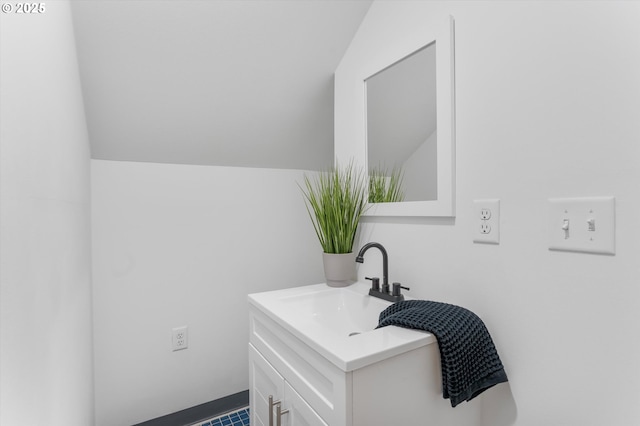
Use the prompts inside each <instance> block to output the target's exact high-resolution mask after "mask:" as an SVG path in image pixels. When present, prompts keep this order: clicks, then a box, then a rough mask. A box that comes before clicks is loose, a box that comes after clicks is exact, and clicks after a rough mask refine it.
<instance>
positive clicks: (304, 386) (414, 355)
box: [249, 285, 479, 426]
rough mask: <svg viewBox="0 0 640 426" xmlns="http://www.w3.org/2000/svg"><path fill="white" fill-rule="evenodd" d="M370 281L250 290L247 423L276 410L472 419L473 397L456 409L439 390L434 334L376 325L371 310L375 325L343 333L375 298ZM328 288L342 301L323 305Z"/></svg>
mask: <svg viewBox="0 0 640 426" xmlns="http://www.w3.org/2000/svg"><path fill="white" fill-rule="evenodd" d="M366 291H367V287H366V285H363V286H359V285H353V286H351V287H350V288H349V289H329V288H328V287H327V286H326V285H317V286H307V287H306V288H296V289H286V290H278V291H274V292H268V293H257V294H254V295H250V296H249V302H250V303H249V328H250V330H249V364H250V389H249V398H250V404H251V425H252V426H276V425H277V417H278V416H277V412H278V411H279V410H280V412H281V413H282V415H281V424H280V425H281V426H305V425H310V426H327V425H328V426H390V425H404V424H408V425H412V426H418V425H441V424H452V425H458V424H459V425H465V426H474V425H477V424H478V423H477V421H476V419H477V418H479V416H478V413H479V412H478V409H477V406H474V405H469V406H466V407H460V406H459V407H456V408H455V409H452V408H451V406H450V404H449V401H448V400H445V399H443V398H442V379H441V373H440V355H439V351H438V345H437V342H436V340H435V338H434V337H433V336H432V335H431V334H429V333H425V332H420V331H415V330H407V329H403V328H398V327H384V328H382V329H378V330H374V329H375V324H377V318H373V319H372V323H371V324H373V325H371V324H367V325H366V328H365V329H363V330H360V332H359V334H355V335H352V336H349V335H350V334H353V333H351V332H349V331H351V330H353V328H354V327H357V326H358V324H360V323H359V322H358V321H354V322H353V323H351V324H347V323H348V322H349V317H350V316H354V315H359V313H358V312H357V310H358V309H365V310H366V309H367V305H368V304H370V303H374V304H375V303H381V302H380V301H379V300H377V301H375V300H370V299H369V296H368V295H366ZM314 292H315V293H314ZM334 293H335V295H336V306H338V309H337V311H334V312H331V313H330V314H329V308H328V306H332V304H333V299H332V302H331V303H327V298H333V295H334ZM361 294H364V295H361ZM305 300H306V301H308V304H306V305H303V308H304V309H300V308H301V305H302V304H304V303H307V302H304V301H305ZM385 303H386V302H385ZM292 306H295V308H292ZM381 306H382V307H383V308H384V306H385V305H381ZM368 307H371V306H368ZM378 307H379V306H377V305H376V306H375V309H373V311H374V312H375V311H376V310H377V309H378ZM347 308H348V309H347ZM296 309H297V310H296ZM338 311H339V312H338ZM378 312H379V311H378ZM370 314H371V313H367V314H366V315H370ZM339 315H343V317H341V318H340V320H339V321H334V322H332V319H333V320H335V319H336V318H337V317H338V316H339ZM374 316H375V315H374ZM318 322H320V324H319V323H318ZM345 324H347V325H345ZM269 396H272V398H273V403H272V404H271V407H270V404H269ZM278 402H279V404H278ZM270 408H271V409H270ZM270 411H271V413H272V419H271V420H272V421H271V423H270V421H269V413H270Z"/></svg>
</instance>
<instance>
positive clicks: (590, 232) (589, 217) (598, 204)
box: [547, 197, 616, 254]
mask: <svg viewBox="0 0 640 426" xmlns="http://www.w3.org/2000/svg"><path fill="white" fill-rule="evenodd" d="M547 226H548V233H549V249H550V250H562V251H576V252H584V253H599V254H615V253H616V247H615V198H614V197H592V198H551V199H549V218H548V225H547Z"/></svg>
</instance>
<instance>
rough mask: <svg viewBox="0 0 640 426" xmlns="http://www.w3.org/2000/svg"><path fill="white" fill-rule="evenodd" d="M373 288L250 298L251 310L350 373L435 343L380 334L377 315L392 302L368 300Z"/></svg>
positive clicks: (391, 331)
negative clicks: (266, 317) (259, 313)
mask: <svg viewBox="0 0 640 426" xmlns="http://www.w3.org/2000/svg"><path fill="white" fill-rule="evenodd" d="M369 288H370V286H369V285H368V283H362V282H357V283H355V284H352V285H350V286H348V287H341V288H335V287H329V286H327V285H326V284H324V283H323V284H314V285H307V286H302V287H294V288H289V289H284V290H275V291H268V292H263V293H254V294H250V295H249V297H248V298H249V303H250V304H251V306H252V307H254V308H255V309H258V310H259V311H261V312H263V313H264V314H265V315H267V316H268V317H269V318H271V319H273V320H274V321H275V322H276V323H278V324H279V325H281V326H282V327H283V328H284V329H285V330H287V331H289V332H290V333H292V334H293V335H294V336H296V337H297V338H298V339H300V340H301V341H302V342H304V343H305V344H307V345H308V346H310V347H311V348H312V349H314V350H315V351H316V352H318V353H319V354H320V355H322V356H323V357H325V358H326V359H327V360H329V361H330V362H331V363H333V364H334V365H336V366H337V367H338V368H340V369H341V370H342V371H345V372H348V371H353V370H356V369H359V368H362V367H365V366H367V365H370V364H373V363H376V362H378V361H382V360H384V359H387V358H390V357H392V356H395V355H399V354H401V353H404V352H407V351H410V350H412V349H416V348H419V347H421V346H425V345H428V344H431V343H435V342H436V339H435V337H434V336H433V335H432V334H430V333H427V332H424V331H419V330H409V329H405V328H401V327H395V326H388V327H383V328H380V329H375V327H376V326H377V324H378V315H379V314H380V312H382V311H383V310H384V309H385V308H386V307H387V306H390V305H391V302H387V301H385V300H382V299H378V298H376V297H371V296H369V294H368V292H369ZM352 333H358V334H355V335H352V336H350V334H352Z"/></svg>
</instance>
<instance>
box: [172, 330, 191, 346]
mask: <svg viewBox="0 0 640 426" xmlns="http://www.w3.org/2000/svg"><path fill="white" fill-rule="evenodd" d="M171 346H172V348H173V350H174V351H180V350H182V349H187V348H188V347H189V329H188V328H187V326H183V327H176V328H174V329H172V330H171Z"/></svg>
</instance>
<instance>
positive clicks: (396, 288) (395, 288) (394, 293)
mask: <svg viewBox="0 0 640 426" xmlns="http://www.w3.org/2000/svg"><path fill="white" fill-rule="evenodd" d="M401 288H404V289H405V290H411V289H410V288H409V287H404V286H402V284H400V283H393V290H391V295H392V296H400V289H401Z"/></svg>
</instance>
